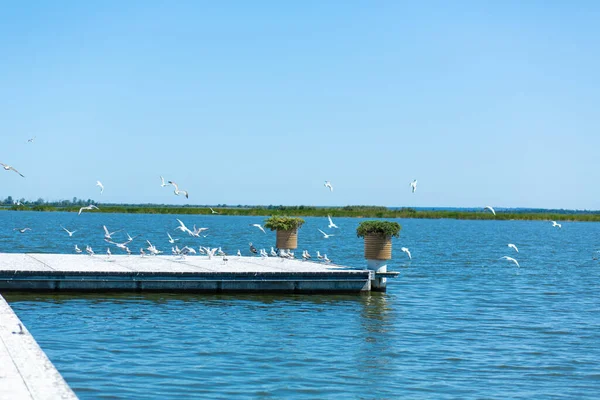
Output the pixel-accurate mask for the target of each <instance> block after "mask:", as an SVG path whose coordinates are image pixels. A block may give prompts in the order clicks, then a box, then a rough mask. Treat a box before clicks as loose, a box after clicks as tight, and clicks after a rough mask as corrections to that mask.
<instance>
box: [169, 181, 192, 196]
mask: <svg viewBox="0 0 600 400" xmlns="http://www.w3.org/2000/svg"><path fill="white" fill-rule="evenodd" d="M169 183H170V184H171V185H173V186H174V187H175V190H174V191H173V193H175V194H176V195H177V196H179V195H180V194H183V195H185V198H186V199H187V198H189V196H188V192H187V191H185V190H179V186H178V185H177V184H176V183H175V182H173V181H169Z"/></svg>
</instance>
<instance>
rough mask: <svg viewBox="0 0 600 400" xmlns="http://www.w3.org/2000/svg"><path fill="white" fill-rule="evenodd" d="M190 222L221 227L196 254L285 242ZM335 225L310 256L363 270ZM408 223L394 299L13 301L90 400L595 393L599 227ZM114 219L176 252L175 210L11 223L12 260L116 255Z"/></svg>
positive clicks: (349, 236)
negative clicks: (87, 251)
mask: <svg viewBox="0 0 600 400" xmlns="http://www.w3.org/2000/svg"><path fill="white" fill-rule="evenodd" d="M181 219H182V220H183V221H184V222H186V224H188V225H193V224H194V223H195V224H197V225H198V226H207V227H209V228H210V230H209V232H210V234H209V236H208V237H207V238H200V239H193V240H191V241H190V240H189V239H187V238H185V237H184V236H182V235H179V234H178V232H177V234H176V235H175V236H174V237H178V238H181V241H183V242H185V243H187V244H194V245H196V246H197V245H199V244H208V245H211V246H219V245H221V246H222V247H223V248H224V250H225V251H227V252H229V253H234V252H235V251H237V249H238V248H240V249H241V250H242V252H243V253H245V254H247V244H248V242H249V241H252V242H253V243H255V245H256V246H257V247H267V246H268V247H270V245H271V244H272V243H274V234H272V233H270V232H268V234H267V235H264V234H262V232H260V231H257V230H256V228H252V227H249V226H248V224H249V223H261V222H262V220H263V219H262V218H256V217H248V218H246V217H224V216H205V217H193V216H192V217H190V216H183V217H181ZM335 222H336V223H337V224H338V225H339V226H340V229H339V232H337V233H336V234H337V236H334V237H331V238H329V239H323V238H322V235H321V234H320V233H319V232H318V231H317V230H316V229H317V228H321V229H323V230H325V231H327V229H325V228H326V225H327V222H326V219H322V218H307V223H306V225H305V226H304V227H303V228H302V229H301V231H300V236H299V245H300V250H302V249H304V248H306V249H308V250H309V251H311V253H314V252H315V250H320V251H321V252H322V253H323V252H326V253H327V254H328V256H329V257H330V258H332V259H334V261H336V262H338V263H340V264H346V265H351V266H354V267H361V266H362V265H363V264H364V261H363V260H362V258H361V254H362V241H361V240H359V239H357V238H356V235H355V234H354V229H355V228H356V226H357V225H358V223H359V222H360V220H358V219H350V218H348V219H342V218H340V219H337V220H336V221H335ZM398 222H400V224H401V225H402V226H403V229H402V232H401V237H400V239H394V260H393V261H392V262H391V263H390V269H392V270H397V271H400V276H399V277H398V278H397V279H395V280H392V281H391V282H390V284H389V287H388V292H387V293H385V294H370V295H350V296H320V295H319V296H316V295H313V296H311V295H306V296H305V295H285V296H284V295H235V296H233V295H180V294H178V295H172V294H152V295H150V294H149V295H144V294H127V295H104V294H103V295H93V296H92V295H81V296H73V295H23V294H15V293H4V295H5V297H6V298H7V300H8V301H9V302H10V303H11V306H12V307H13V309H14V310H15V312H16V313H17V314H18V315H19V317H20V318H21V319H22V320H23V322H24V323H25V325H26V326H27V327H28V329H29V330H30V331H31V332H32V334H33V335H34V336H35V338H36V339H37V341H38V343H39V344H40V345H41V346H42V348H43V349H44V351H46V353H47V354H48V356H49V357H50V359H51V360H52V361H53V363H54V364H55V365H56V367H57V368H58V369H59V371H60V372H61V373H62V375H63V376H64V377H65V379H66V380H67V382H68V383H69V384H70V385H71V387H72V388H73V390H74V391H75V392H76V393H77V395H78V396H79V397H80V398H81V399H96V398H123V399H131V398H139V399H165V398H215V397H216V398H342V399H343V398H352V399H354V398H365V399H370V398H398V397H404V398H436V399H439V398H496V399H504V398H527V399H530V398H572V399H582V398H590V399H591V398H598V396H599V395H600V366H599V363H598V361H597V360H599V359H600V300H599V295H598V293H599V291H598V289H599V284H598V282H600V280H599V278H600V261H598V260H597V259H595V258H597V256H600V253H596V251H597V250H600V244H599V243H598V241H597V238H598V237H600V224H596V223H568V222H565V223H564V224H563V228H562V229H557V228H552V227H551V224H550V223H549V222H544V221H456V220H398ZM60 224H63V225H64V226H66V227H68V228H69V229H71V228H73V229H80V232H78V233H76V234H75V235H74V236H73V238H69V237H68V236H67V235H66V233H65V234H61V232H60V231H61V230H60V227H58V225H60ZM103 224H106V225H107V226H108V227H109V229H111V230H116V229H120V228H122V227H123V228H126V229H127V230H128V232H129V233H130V234H132V235H135V234H143V238H144V239H145V238H146V237H147V238H149V239H150V240H151V241H152V242H153V244H155V245H156V246H157V247H158V248H159V249H164V250H169V249H170V244H169V243H167V242H166V239H167V237H166V233H165V231H166V230H167V229H169V231H170V232H171V234H173V228H175V226H177V222H176V221H175V217H174V216H164V215H119V214H114V215H105V214H88V215H83V214H82V215H81V216H80V217H79V218H75V216H74V215H73V214H60V213H16V212H0V226H1V228H0V251H35V252H39V251H44V252H61V253H70V252H71V249H72V245H73V244H74V243H78V244H79V247H82V246H85V245H86V244H89V245H91V246H92V247H94V248H95V250H96V252H100V249H104V251H105V246H103V243H102V225H103ZM25 225H27V226H31V227H32V231H31V232H27V233H25V234H20V233H18V232H14V231H12V228H13V227H17V226H18V227H21V226H25ZM62 233H64V232H62ZM28 234H29V235H28ZM120 234H123V236H124V233H120ZM118 235H119V234H118ZM118 235H117V236H118ZM140 239H142V237H140ZM137 240H139V239H136V241H137ZM508 243H514V244H516V245H517V246H518V248H519V251H520V252H519V253H516V252H515V251H514V250H512V249H510V248H508V247H507V244H508ZM142 244H143V243H142V241H140V242H138V247H137V248H138V249H139V247H141V246H142ZM401 246H406V247H409V248H410V250H411V252H412V256H413V260H412V261H409V260H408V259H407V258H406V256H405V254H404V253H402V252H400V251H399V248H400V247H401ZM144 247H145V246H144ZM114 252H115V253H116V251H114ZM504 255H508V256H511V257H514V258H516V259H517V260H518V261H519V263H520V264H521V268H517V267H516V266H515V265H514V264H512V263H510V262H508V261H505V260H499V258H500V257H502V256H504ZM82 257H85V256H83V255H82Z"/></svg>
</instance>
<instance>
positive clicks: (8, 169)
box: [0, 162, 25, 178]
mask: <svg viewBox="0 0 600 400" xmlns="http://www.w3.org/2000/svg"><path fill="white" fill-rule="evenodd" d="M0 165H2V168H4V170H6V171H15V172H16V173H17V174H19V175H21V176H22V177H23V178H25V175H23V174H22V173H20V172H19V171H17V170H16V169H14V168H13V167H11V166H10V165H7V164H4V163H1V162H0Z"/></svg>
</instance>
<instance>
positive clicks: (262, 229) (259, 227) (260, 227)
mask: <svg viewBox="0 0 600 400" xmlns="http://www.w3.org/2000/svg"><path fill="white" fill-rule="evenodd" d="M250 226H255V227H257V228H258V229H260V230H261V231H263V233H264V234H266V233H267V232H265V229H264V228H263V227H262V226H260V224H250Z"/></svg>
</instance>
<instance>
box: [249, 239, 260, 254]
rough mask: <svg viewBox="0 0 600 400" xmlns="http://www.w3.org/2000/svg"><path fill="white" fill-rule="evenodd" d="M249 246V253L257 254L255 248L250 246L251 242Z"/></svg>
mask: <svg viewBox="0 0 600 400" xmlns="http://www.w3.org/2000/svg"><path fill="white" fill-rule="evenodd" d="M249 245H250V253H252V254H257V253H258V250H256V247H254V246H252V242H250V243H249Z"/></svg>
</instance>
